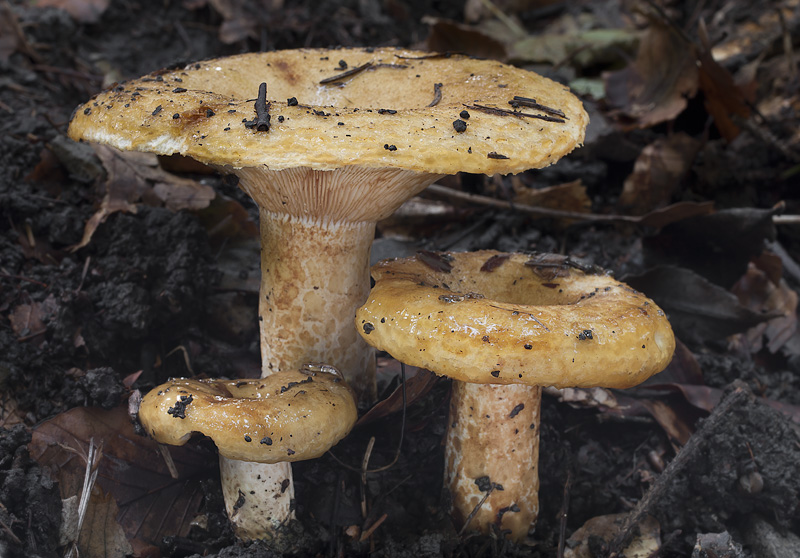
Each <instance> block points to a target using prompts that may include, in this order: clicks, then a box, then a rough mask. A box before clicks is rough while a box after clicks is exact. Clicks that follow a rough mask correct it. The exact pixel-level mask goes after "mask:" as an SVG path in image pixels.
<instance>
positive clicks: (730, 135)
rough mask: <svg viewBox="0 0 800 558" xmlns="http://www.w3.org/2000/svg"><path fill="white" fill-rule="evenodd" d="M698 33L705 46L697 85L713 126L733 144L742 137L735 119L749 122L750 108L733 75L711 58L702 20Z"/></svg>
mask: <svg viewBox="0 0 800 558" xmlns="http://www.w3.org/2000/svg"><path fill="white" fill-rule="evenodd" d="M698 31H699V33H700V42H701V45H702V46H701V47H699V48H698V53H697V60H698V62H699V72H698V74H699V81H698V84H699V87H700V89H701V90H702V91H703V99H704V104H705V107H706V110H707V111H708V113H709V114H710V115H711V116H713V117H714V125H715V126H716V127H717V130H719V133H720V134H721V135H722V137H724V138H725V139H726V140H727V141H729V142H730V141H733V140H734V139H735V138H736V136H738V135H739V126H738V125H737V124H736V123H735V121H734V120H735V117H739V118H743V119H746V118H747V117H749V116H750V107H749V105H748V103H747V101H746V100H745V97H744V94H743V93H742V89H740V88H739V86H738V85H737V83H736V81H735V80H734V78H733V76H732V75H731V73H730V72H729V71H728V70H726V69H725V68H723V67H722V66H720V65H719V64H718V63H717V62H716V60H714V57H713V56H712V55H711V46H710V42H709V39H708V34H707V32H706V28H705V23H704V22H703V20H702V19H701V20H700V25H699V26H698Z"/></svg>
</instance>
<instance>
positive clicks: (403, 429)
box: [328, 362, 408, 473]
mask: <svg viewBox="0 0 800 558" xmlns="http://www.w3.org/2000/svg"><path fill="white" fill-rule="evenodd" d="M400 376H401V378H402V382H403V384H402V386H403V414H402V418H401V423H400V441H399V442H398V443H397V451H396V452H395V454H394V459H392V460H391V461H390V462H389V463H388V464H387V465H384V466H383V467H378V468H376V469H368V470H366V471H364V469H363V466H362V468H361V469H357V468H356V467H353V466H352V465H348V464H347V463H345V462H344V461H342V460H341V459H339V458H338V457H336V456H335V455H334V454H333V452H332V451H330V450H328V455H330V456H331V457H332V458H333V460H334V461H336V463H338V464H339V465H341V466H342V467H344V468H345V469H349V470H350V471H355V472H357V473H362V472H363V473H380V472H382V471H386V470H387V469H390V468H391V467H393V466H394V464H395V463H397V460H398V459H400V452H401V451H402V449H403V438H404V436H405V432H406V407H408V395H407V393H406V365H405V364H403V363H402V362H401V363H400ZM370 441H371V442H374V439H372V440H370ZM370 451H371V449H370ZM365 457H367V456H366V455H365Z"/></svg>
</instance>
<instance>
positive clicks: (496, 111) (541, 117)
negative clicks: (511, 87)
mask: <svg viewBox="0 0 800 558" xmlns="http://www.w3.org/2000/svg"><path fill="white" fill-rule="evenodd" d="M467 108H471V109H474V110H477V111H480V112H485V113H487V114H494V115H496V116H516V117H517V118H538V119H539V120H544V121H545V122H557V123H559V124H563V123H564V122H566V120H564V119H563V118H556V117H555V116H547V115H544V114H531V113H529V112H519V111H517V110H507V109H501V108H497V107H487V106H486V105H469V106H468V107H467Z"/></svg>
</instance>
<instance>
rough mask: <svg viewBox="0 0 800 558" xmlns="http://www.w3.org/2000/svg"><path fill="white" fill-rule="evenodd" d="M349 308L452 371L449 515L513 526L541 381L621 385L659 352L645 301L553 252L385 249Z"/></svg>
mask: <svg viewBox="0 0 800 558" xmlns="http://www.w3.org/2000/svg"><path fill="white" fill-rule="evenodd" d="M372 276H373V278H374V279H375V286H374V287H373V289H372V292H371V293H370V296H369V299H368V301H367V303H366V304H365V305H364V306H363V307H362V308H360V309H359V311H358V313H357V317H356V324H357V326H358V328H359V330H360V331H361V333H362V335H363V336H364V338H365V339H366V340H367V341H368V342H369V343H370V344H372V345H373V346H375V347H376V348H378V349H380V350H384V351H387V352H389V353H390V354H391V355H392V356H394V357H395V358H397V359H398V360H399V361H401V362H404V363H406V364H413V365H414V366H420V367H423V368H428V369H429V370H432V371H433V372H436V373H437V374H441V375H444V376H449V377H451V378H453V379H454V380H456V381H455V382H454V383H453V393H452V396H451V403H450V419H449V424H448V432H447V440H446V450H445V483H446V485H447V486H448V488H449V489H450V493H451V495H452V502H453V515H454V518H455V520H456V521H457V522H458V523H459V524H461V525H462V526H463V525H464V524H465V523H467V522H469V525H468V527H469V528H472V529H475V530H479V531H483V532H488V531H489V530H490V529H491V528H492V526H496V527H497V528H499V529H500V530H501V531H503V530H506V531H507V532H508V533H509V536H510V538H512V539H514V540H521V539H523V538H524V537H525V536H526V535H527V533H528V530H529V529H530V527H531V526H532V525H533V523H534V522H535V520H536V516H537V513H538V502H539V501H538V490H539V480H538V469H537V467H538V456H539V407H540V401H541V386H555V387H594V386H605V387H615V388H625V387H631V386H634V385H637V384H639V383H640V382H642V381H644V380H645V379H647V378H649V377H650V376H651V375H653V374H655V373H657V372H660V371H661V370H663V369H664V368H665V367H666V366H667V364H669V361H670V359H671V358H672V353H673V351H674V349H675V339H674V337H673V334H672V329H671V327H670V325H669V322H668V321H667V318H666V316H665V315H664V312H663V311H662V310H661V309H660V308H658V306H656V304H655V303H654V302H652V301H651V300H649V299H647V298H646V297H645V296H644V295H642V294H641V293H639V292H637V291H635V290H633V289H632V288H630V287H628V286H627V285H625V284H623V283H620V282H618V281H616V280H614V279H613V278H611V277H610V276H608V275H606V274H604V273H600V272H599V270H585V269H583V268H582V266H577V265H575V264H574V262H572V261H571V260H570V259H569V258H567V257H563V256H558V255H538V256H533V257H531V256H529V255H525V254H502V253H498V252H492V251H481V252H472V253H461V254H439V255H437V256H435V257H432V256H431V255H430V254H427V255H426V257H425V258H419V257H412V258H407V259H401V260H389V261H385V262H382V263H379V264H378V265H376V266H374V267H373V268H372Z"/></svg>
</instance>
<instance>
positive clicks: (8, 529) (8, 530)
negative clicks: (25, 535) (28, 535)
mask: <svg viewBox="0 0 800 558" xmlns="http://www.w3.org/2000/svg"><path fill="white" fill-rule="evenodd" d="M0 527H2V528H3V531H5V532H6V533H8V536H9V537H10V538H11V540H12V541H13V542H14V544H18V545H22V541H21V540H19V537H18V536H16V535H15V534H14V531H12V530H11V527H9V526H8V525H6V524H5V523H3V520H2V519H0Z"/></svg>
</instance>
